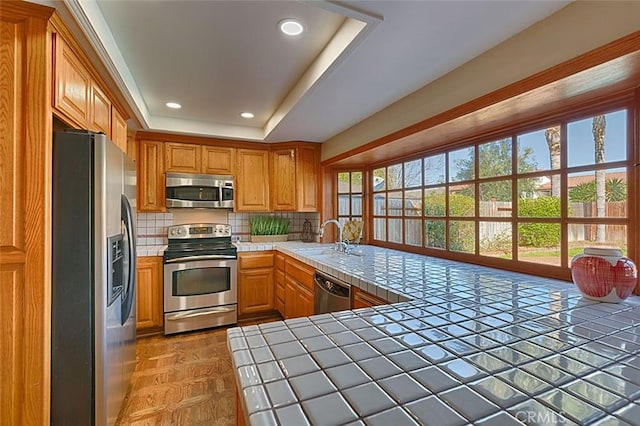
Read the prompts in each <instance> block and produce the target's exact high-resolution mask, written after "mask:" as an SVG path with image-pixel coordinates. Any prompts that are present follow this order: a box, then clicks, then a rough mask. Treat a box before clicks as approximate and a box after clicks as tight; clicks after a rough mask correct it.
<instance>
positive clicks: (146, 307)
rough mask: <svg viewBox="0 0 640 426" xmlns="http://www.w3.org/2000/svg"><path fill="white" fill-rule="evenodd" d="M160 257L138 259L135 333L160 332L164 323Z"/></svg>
mask: <svg viewBox="0 0 640 426" xmlns="http://www.w3.org/2000/svg"><path fill="white" fill-rule="evenodd" d="M162 268H163V263H162V257H160V256H149V257H139V258H138V266H137V283H138V294H137V302H136V303H137V305H136V333H137V334H138V335H142V334H150V333H157V332H161V331H162V328H163V322H164V314H163V306H162V304H163V297H162Z"/></svg>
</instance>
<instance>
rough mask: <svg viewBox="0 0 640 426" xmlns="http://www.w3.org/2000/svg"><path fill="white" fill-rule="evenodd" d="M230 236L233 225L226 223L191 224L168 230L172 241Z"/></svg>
mask: <svg viewBox="0 0 640 426" xmlns="http://www.w3.org/2000/svg"><path fill="white" fill-rule="evenodd" d="M230 236H231V225H228V224H226V223H191V224H184V225H175V226H170V227H169V228H168V229H167V237H168V238H169V239H170V240H176V239H193V238H217V237H230Z"/></svg>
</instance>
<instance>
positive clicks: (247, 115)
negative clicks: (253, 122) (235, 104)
mask: <svg viewBox="0 0 640 426" xmlns="http://www.w3.org/2000/svg"><path fill="white" fill-rule="evenodd" d="M240 117H242V118H253V114H252V113H250V112H241V113H240Z"/></svg>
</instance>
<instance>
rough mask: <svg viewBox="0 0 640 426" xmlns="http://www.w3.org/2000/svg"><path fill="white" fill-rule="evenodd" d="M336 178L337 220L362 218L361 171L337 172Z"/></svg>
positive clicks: (342, 221)
mask: <svg viewBox="0 0 640 426" xmlns="http://www.w3.org/2000/svg"><path fill="white" fill-rule="evenodd" d="M337 180H338V181H337V188H338V191H337V193H338V221H340V222H341V223H346V222H348V221H350V220H362V206H363V200H362V194H363V192H362V183H363V180H362V171H349V172H339V173H338V174H337Z"/></svg>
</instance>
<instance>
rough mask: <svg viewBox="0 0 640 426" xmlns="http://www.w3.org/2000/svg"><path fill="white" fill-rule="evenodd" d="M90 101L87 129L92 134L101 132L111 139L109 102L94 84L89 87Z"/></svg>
mask: <svg viewBox="0 0 640 426" xmlns="http://www.w3.org/2000/svg"><path fill="white" fill-rule="evenodd" d="M90 100H91V102H90V104H89V122H88V123H87V128H88V129H89V130H93V131H94V132H102V133H104V134H105V135H107V136H108V137H109V138H111V137H112V135H111V101H109V99H108V98H107V97H106V96H105V94H104V93H102V90H100V88H99V87H98V86H96V85H95V84H92V85H91V98H90Z"/></svg>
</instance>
